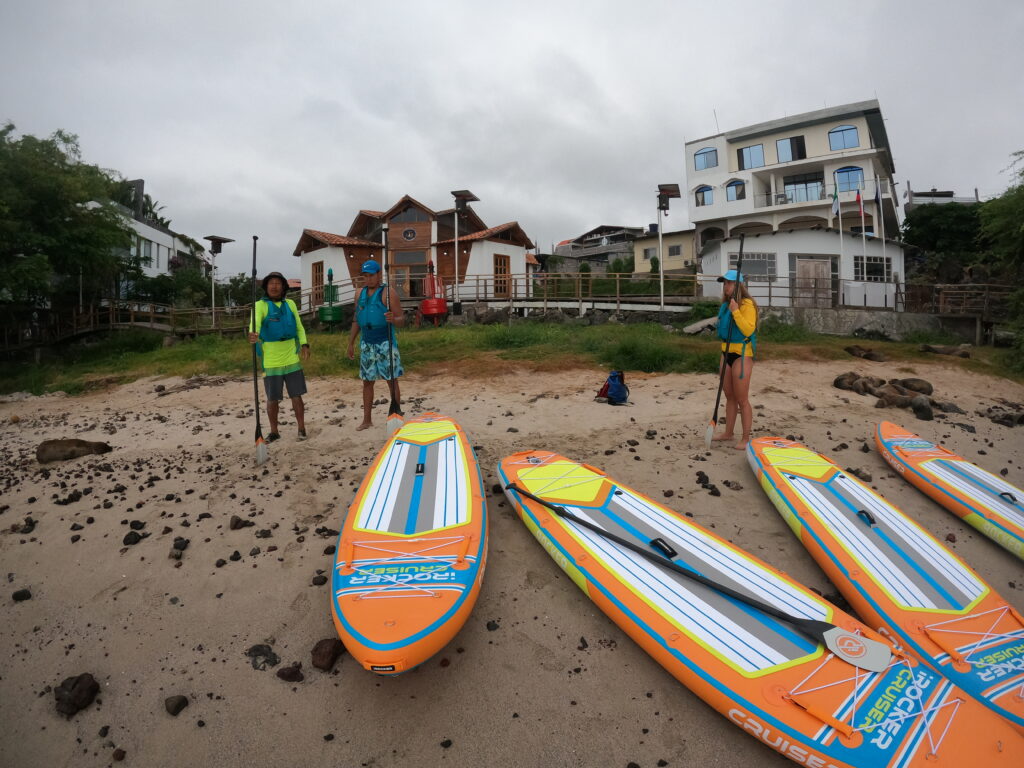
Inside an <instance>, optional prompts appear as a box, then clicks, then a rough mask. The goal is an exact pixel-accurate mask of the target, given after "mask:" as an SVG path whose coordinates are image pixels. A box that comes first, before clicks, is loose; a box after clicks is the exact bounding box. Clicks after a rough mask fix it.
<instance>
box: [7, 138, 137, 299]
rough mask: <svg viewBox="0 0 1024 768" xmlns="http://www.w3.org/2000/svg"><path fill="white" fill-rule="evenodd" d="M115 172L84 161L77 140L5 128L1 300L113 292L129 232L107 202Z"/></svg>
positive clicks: (129, 240)
mask: <svg viewBox="0 0 1024 768" xmlns="http://www.w3.org/2000/svg"><path fill="white" fill-rule="evenodd" d="M114 183H115V180H114V178H113V176H112V175H111V174H110V172H108V171H106V170H103V169H101V168H99V167H97V166H95V165H89V164H86V163H83V162H82V160H81V153H80V150H79V147H78V139H77V137H75V136H74V135H72V134H69V133H65V132H63V131H57V132H56V133H54V134H53V135H52V136H50V137H49V138H47V139H39V138H36V137H35V136H21V137H20V138H19V137H17V136H15V127H14V125H13V124H12V123H7V124H5V125H3V127H0V270H2V271H3V273H4V275H5V277H6V278H7V280H6V281H5V286H4V287H3V289H0V302H2V303H4V304H6V305H8V306H10V305H20V306H33V305H39V304H40V303H42V302H45V301H47V300H51V299H53V298H54V297H55V296H57V295H59V294H60V293H61V292H67V293H71V292H72V291H73V292H74V294H76V295H77V292H78V287H79V281H81V285H82V288H83V291H84V292H86V293H88V294H89V295H90V296H91V295H100V294H105V293H108V292H109V286H110V285H111V284H112V282H113V280H114V279H115V278H116V275H117V271H118V268H119V262H120V258H119V256H120V254H121V253H123V252H125V251H126V250H127V249H128V247H129V245H130V243H131V230H130V229H129V228H128V226H127V224H126V222H125V221H124V219H123V217H122V216H121V215H120V214H119V213H118V211H117V210H116V208H115V207H114V206H113V205H112V204H111V203H109V202H107V201H109V200H110V192H111V189H112V188H113V185H114Z"/></svg>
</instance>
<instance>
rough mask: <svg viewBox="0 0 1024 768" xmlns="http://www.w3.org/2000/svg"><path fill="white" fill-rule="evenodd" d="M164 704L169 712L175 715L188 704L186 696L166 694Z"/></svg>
mask: <svg viewBox="0 0 1024 768" xmlns="http://www.w3.org/2000/svg"><path fill="white" fill-rule="evenodd" d="M164 706H165V707H166V708H167V711H168V712H169V713H170V714H172V715H174V716H175V717H177V716H178V713H179V712H181V710H183V709H184V708H185V707H187V706H188V696H168V697H167V698H166V699H164Z"/></svg>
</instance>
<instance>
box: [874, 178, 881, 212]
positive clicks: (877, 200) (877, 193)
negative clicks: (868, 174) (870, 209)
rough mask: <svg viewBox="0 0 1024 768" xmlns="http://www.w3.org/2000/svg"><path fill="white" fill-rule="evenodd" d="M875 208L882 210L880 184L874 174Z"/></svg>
mask: <svg viewBox="0 0 1024 768" xmlns="http://www.w3.org/2000/svg"><path fill="white" fill-rule="evenodd" d="M875 206H876V209H875V210H879V211H880V210H882V185H881V183H880V182H879V181H878V177H877V176H875Z"/></svg>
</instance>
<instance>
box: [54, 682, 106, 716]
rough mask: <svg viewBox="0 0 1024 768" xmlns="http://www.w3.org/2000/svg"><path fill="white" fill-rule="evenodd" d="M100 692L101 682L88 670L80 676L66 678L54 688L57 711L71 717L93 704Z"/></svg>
mask: <svg viewBox="0 0 1024 768" xmlns="http://www.w3.org/2000/svg"><path fill="white" fill-rule="evenodd" d="M99 692H100V684H99V683H97V682H96V679H95V678H94V677H93V676H92V675H90V674H89V673H88V672H83V673H82V674H81V675H78V677H69V678H66V679H65V680H64V682H62V683H61V684H60V685H58V686H57V687H56V688H54V689H53V696H54V698H55V699H56V700H57V711H58V712H60V713H61V714H62V715H67V716H68V717H69V718H70V717H72V716H73V715H74V714H75V713H76V712H78V711H79V710H82V709H85V708H86V707H88V706H89V705H90V704H92V702H93V699H95V698H96V694H97V693H99Z"/></svg>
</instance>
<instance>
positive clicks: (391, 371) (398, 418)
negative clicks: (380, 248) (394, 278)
mask: <svg viewBox="0 0 1024 768" xmlns="http://www.w3.org/2000/svg"><path fill="white" fill-rule="evenodd" d="M383 228H384V284H385V285H386V286H387V289H386V290H385V291H384V307H385V309H386V310H387V311H388V312H390V311H391V281H390V280H389V279H388V275H389V272H390V270H389V269H388V262H389V261H390V259H389V258H388V225H387V224H384V227H383ZM399 311H401V305H399ZM394 335H395V327H394V326H393V325H392V324H391V323H388V389H389V390H390V391H391V407H390V408H389V409H388V419H387V423H388V432H389V433H390V434H394V433H395V432H397V431H398V430H399V429H400V428H401V426H402V424H403V423H404V416H405V414H404V413H402V407H401V406H400V405H399V404H398V398H396V397H395V386H396V384H395V352H394V343H395V342H394Z"/></svg>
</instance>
